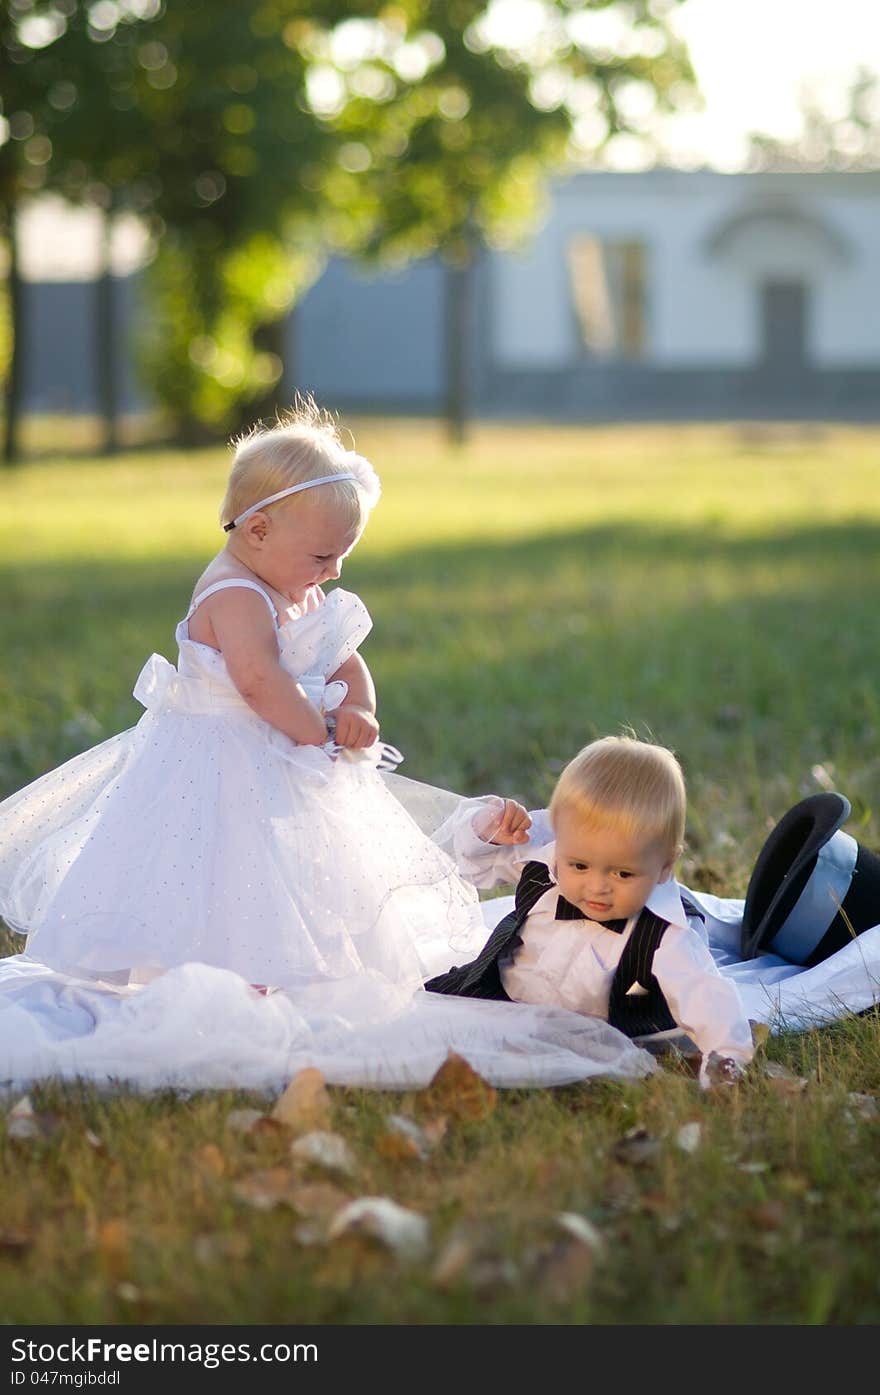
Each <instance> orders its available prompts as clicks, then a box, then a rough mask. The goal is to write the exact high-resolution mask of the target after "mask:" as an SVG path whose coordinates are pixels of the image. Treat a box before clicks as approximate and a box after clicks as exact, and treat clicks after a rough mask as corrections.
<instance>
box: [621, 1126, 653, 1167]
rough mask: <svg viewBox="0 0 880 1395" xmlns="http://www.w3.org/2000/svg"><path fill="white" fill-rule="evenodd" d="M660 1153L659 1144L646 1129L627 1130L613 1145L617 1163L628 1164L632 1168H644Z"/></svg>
mask: <svg viewBox="0 0 880 1395" xmlns="http://www.w3.org/2000/svg"><path fill="white" fill-rule="evenodd" d="M659 1151H660V1143H659V1141H658V1140H657V1139H656V1138H652V1137H651V1135H650V1134H649V1133H648V1131H647V1129H643V1128H638V1127H637V1128H633V1129H629V1130H628V1131H627V1132H626V1133H625V1134H624V1135H623V1138H620V1139H618V1141H617V1142H616V1143H615V1145H614V1149H613V1152H614V1156H615V1158H617V1160H618V1162H623V1163H629V1164H630V1165H631V1166H632V1167H644V1166H645V1164H646V1163H649V1162H651V1161H652V1160H653V1159H654V1158H655V1157H656V1156H657V1154H658V1153H659Z"/></svg>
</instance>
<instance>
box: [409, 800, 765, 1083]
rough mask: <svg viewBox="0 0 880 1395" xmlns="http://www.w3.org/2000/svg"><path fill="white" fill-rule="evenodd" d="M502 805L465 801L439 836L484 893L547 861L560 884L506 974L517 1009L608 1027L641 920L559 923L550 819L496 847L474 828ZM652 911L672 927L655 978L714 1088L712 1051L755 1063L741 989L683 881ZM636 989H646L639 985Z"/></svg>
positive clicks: (664, 892)
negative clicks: (719, 958)
mask: <svg viewBox="0 0 880 1395" xmlns="http://www.w3.org/2000/svg"><path fill="white" fill-rule="evenodd" d="M495 798H496V797H495V796H491V795H490V796H487V798H485V799H474V800H468V801H466V802H465V803H464V804H463V805H462V806H461V807H460V808H459V809H458V810H456V812H455V814H454V815H453V816H452V817H451V818H450V819H449V820H447V823H446V824H445V825H444V826H443V828H442V829H441V830H440V831H439V833H438V834H437V835H435V838H436V839H437V840H438V841H440V843H441V846H445V848H446V850H447V851H448V852H449V853H450V854H451V856H452V857H453V858H454V860H455V862H456V864H457V865H458V868H459V871H460V872H461V873H462V875H463V876H464V877H466V878H467V880H468V881H470V882H472V883H473V884H474V885H475V886H477V887H483V888H487V887H492V886H497V885H498V884H499V883H501V882H516V881H518V880H519V877H520V874H521V872H522V869H523V866H524V864H525V863H526V862H543V863H545V864H546V865H547V867H548V869H549V872H550V876H551V878H553V881H554V885H553V886H552V887H550V889H549V890H548V891H546V892H545V893H544V895H543V896H542V897H541V898H540V900H539V901H538V902H536V904H535V906H534V907H533V909H532V910H531V911H530V912H529V914H528V917H527V918H526V922H525V924H524V926H523V928H522V930H521V931H520V935H521V938H522V946H521V948H519V949H518V950H517V951H516V955H515V958H514V959H513V961H512V962H511V963H510V964H508V965H506V966H499V967H500V973H501V981H502V983H503V985H504V990H505V992H506V993H507V995H508V997H509V998H511V999H513V1001H514V1002H519V1003H545V1004H552V1005H555V1006H557V1007H565V1008H568V1009H570V1011H572V1012H579V1013H583V1014H584V1015H585V1016H589V1017H600V1018H603V1019H605V1020H607V1017H608V1000H609V996H610V992H611V982H612V979H613V978H614V974H615V972H616V970H617V966H618V964H619V962H620V958H621V955H622V953H623V948H624V945H625V944H626V943H627V941H628V939H629V938H630V936H631V935H632V932H633V928H634V926H635V924H636V920H637V919H638V917H637V916H632V917H631V918H630V920H629V921H628V923H627V925H626V928H625V929H624V930H623V931H622V932H621V933H619V934H618V933H617V932H616V931H614V930H609V929H608V928H607V927H606V926H603V925H602V924H601V922H599V921H594V920H586V919H585V920H556V918H555V915H556V903H557V899H558V897H559V889H558V887H557V886H556V884H555V876H554V871H553V864H554V851H555V848H554V844H553V843H552V842H548V841H545V840H546V835H547V833H548V832H549V831H550V830H549V829H548V826H547V823H546V820H545V818H544V816H543V813H542V814H541V816H540V817H539V816H538V815H537V812H536V814H535V815H534V816H533V825H532V829H531V830H530V835H529V842H528V843H520V844H517V845H513V846H495V845H494V844H492V843H486V842H484V841H483V840H482V839H481V838H480V837H479V835H478V834H477V833H476V832H475V830H474V826H473V824H474V819H475V818H476V817H477V816H478V815H479V814H481V813H483V811H484V810H485V809H486V808H487V805H490V804H491V801H493V800H494V799H495ZM646 904H647V906H648V909H649V910H652V911H653V912H654V913H655V915H658V916H659V917H660V918H661V920H665V921H668V922H669V928H668V929H667V931H666V933H665V934H664V936H663V939H662V940H661V941H660V944H659V946H658V947H657V951H656V953H655V955H654V962H653V973H654V975H655V977H656V979H657V982H658V983H659V985H660V988H661V989H662V992H663V995H664V997H665V998H666V1001H667V1003H668V1004H669V1011H670V1012H671V1013H672V1016H673V1017H674V1019H675V1021H676V1022H677V1023H678V1025H679V1027H680V1028H681V1029H682V1031H684V1032H686V1033H687V1035H688V1036H689V1037H690V1038H691V1039H692V1040H693V1042H694V1043H695V1044H696V1046H697V1047H698V1048H699V1050H700V1052H701V1053H702V1057H703V1065H702V1068H701V1072H700V1080H701V1083H702V1084H703V1085H706V1084H707V1083H708V1076H707V1062H708V1058H709V1055H710V1053H711V1052H713V1051H714V1052H717V1053H718V1054H719V1055H720V1056H729V1057H732V1058H733V1060H735V1061H736V1062H737V1063H738V1064H740V1065H744V1064H745V1063H746V1062H748V1061H750V1060H751V1058H752V1055H753V1051H754V1047H753V1044H752V1033H751V1027H750V1025H749V1021H748V1018H747V1017H746V1015H745V1011H744V1009H743V1006H742V1003H741V1000H740V996H739V993H738V991H737V989H736V986H735V984H734V983H732V982H730V981H729V980H728V979H724V978H722V977H721V975H720V974H719V972H718V969H717V968H716V966H715V962H714V960H713V958H712V956H711V954H710V952H709V949H708V946H707V944H706V941H705V931H704V930H703V929H702V926H701V925H700V922H699V921H698V920H697V919H696V918H694V924H693V925H692V924H691V923H690V922H689V920H688V916H687V914H686V912H685V909H684V907H683V905H682V901H681V894H680V891H679V887H678V883H677V882H675V881H672V880H670V881H668V882H658V883H657V884H656V885H655V887H654V889H653V891H652V892H651V894H650V896H649V897H648V900H647V903H646ZM698 927H699V928H698ZM630 991H634V992H636V993H641V992H643V991H644V990H643V989H641V988H640V986H639V985H638V984H635V985H633V989H631V990H630Z"/></svg>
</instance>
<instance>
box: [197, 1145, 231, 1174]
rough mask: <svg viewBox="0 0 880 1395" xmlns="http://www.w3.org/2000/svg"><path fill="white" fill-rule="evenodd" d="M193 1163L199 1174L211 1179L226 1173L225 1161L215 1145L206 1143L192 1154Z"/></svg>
mask: <svg viewBox="0 0 880 1395" xmlns="http://www.w3.org/2000/svg"><path fill="white" fill-rule="evenodd" d="M193 1162H194V1163H195V1165H196V1167H197V1168H198V1169H199V1171H200V1172H207V1173H208V1174H209V1175H210V1176H211V1177H222V1176H223V1174H224V1173H225V1171H226V1159H225V1158H224V1156H223V1154H222V1153H221V1151H220V1149H219V1148H218V1147H217V1144H216V1143H206V1144H204V1146H203V1147H201V1148H198V1149H197V1150H196V1152H195V1153H194V1154H193Z"/></svg>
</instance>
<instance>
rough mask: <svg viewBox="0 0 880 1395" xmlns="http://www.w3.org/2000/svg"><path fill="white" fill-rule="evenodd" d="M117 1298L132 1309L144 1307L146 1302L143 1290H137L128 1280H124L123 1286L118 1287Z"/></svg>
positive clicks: (118, 1285)
mask: <svg viewBox="0 0 880 1395" xmlns="http://www.w3.org/2000/svg"><path fill="white" fill-rule="evenodd" d="M116 1297H117V1298H119V1299H121V1300H122V1302H123V1303H125V1304H127V1306H128V1307H130V1308H140V1307H143V1304H144V1301H145V1300H144V1295H143V1293H142V1292H141V1290H140V1289H139V1288H137V1287H136V1286H135V1284H130V1283H128V1282H127V1280H123V1282H122V1283H121V1284H117V1285H116Z"/></svg>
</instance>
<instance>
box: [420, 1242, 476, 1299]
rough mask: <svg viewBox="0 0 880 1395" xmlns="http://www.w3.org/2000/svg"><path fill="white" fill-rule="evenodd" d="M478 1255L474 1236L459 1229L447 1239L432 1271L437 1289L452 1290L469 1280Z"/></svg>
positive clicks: (432, 1278) (432, 1280)
mask: <svg viewBox="0 0 880 1395" xmlns="http://www.w3.org/2000/svg"><path fill="white" fill-rule="evenodd" d="M476 1255H477V1241H476V1240H475V1238H474V1236H473V1235H472V1234H469V1233H468V1232H466V1231H465V1230H462V1229H459V1230H456V1231H453V1233H452V1234H451V1235H450V1236H448V1237H447V1239H446V1241H445V1242H444V1244H443V1247H442V1249H441V1250H440V1253H439V1254H438V1256H437V1260H436V1263H435V1264H434V1268H433V1269H432V1270H431V1283H432V1284H434V1286H435V1288H451V1287H452V1285H453V1284H456V1283H459V1282H460V1281H461V1280H462V1279H465V1278H467V1275H468V1272H469V1270H470V1269H471V1268H472V1266H473V1263H474V1260H475V1258H476Z"/></svg>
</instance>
